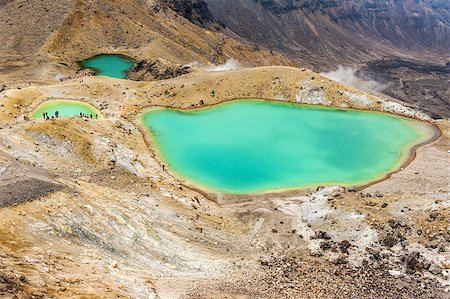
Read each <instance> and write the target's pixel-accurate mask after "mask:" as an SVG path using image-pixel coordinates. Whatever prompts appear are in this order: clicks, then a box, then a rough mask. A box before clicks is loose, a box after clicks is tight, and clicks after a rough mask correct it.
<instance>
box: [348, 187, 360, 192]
mask: <svg viewBox="0 0 450 299" xmlns="http://www.w3.org/2000/svg"><path fill="white" fill-rule="evenodd" d="M347 191H348V192H356V191H358V189H356V186H350V187H348V188H347Z"/></svg>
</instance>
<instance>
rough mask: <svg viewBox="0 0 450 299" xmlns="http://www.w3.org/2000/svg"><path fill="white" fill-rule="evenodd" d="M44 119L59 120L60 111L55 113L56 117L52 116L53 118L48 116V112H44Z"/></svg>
mask: <svg viewBox="0 0 450 299" xmlns="http://www.w3.org/2000/svg"><path fill="white" fill-rule="evenodd" d="M42 117H43V118H44V119H45V120H49V119H50V118H51V119H54V118H58V117H59V111H55V115H52V116H51V117H50V116H49V115H48V112H42Z"/></svg>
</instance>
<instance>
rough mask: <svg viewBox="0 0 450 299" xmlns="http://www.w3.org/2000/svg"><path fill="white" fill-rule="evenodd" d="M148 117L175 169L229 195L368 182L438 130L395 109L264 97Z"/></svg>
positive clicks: (153, 134) (400, 161)
mask: <svg viewBox="0 0 450 299" xmlns="http://www.w3.org/2000/svg"><path fill="white" fill-rule="evenodd" d="M141 120H142V122H143V124H144V125H145V127H146V128H147V129H148V132H149V134H150V137H151V139H152V140H153V143H154V144H155V146H156V149H157V151H158V153H159V156H160V159H161V160H162V162H163V163H164V164H165V165H166V166H168V169H169V170H170V171H171V172H172V173H174V174H175V175H177V176H179V177H181V178H183V179H185V180H186V181H187V182H189V183H192V184H194V185H197V186H199V187H201V188H203V189H206V190H210V191H219V192H224V193H261V192H269V191H276V190H286V189H300V188H306V187H315V186H318V185H327V184H341V185H359V184H365V183H368V182H371V181H374V180H377V179H380V178H382V177H384V176H385V175H386V174H387V173H389V172H391V171H393V170H395V169H397V168H399V167H400V166H401V165H402V164H403V163H404V162H405V161H406V159H407V158H408V156H409V154H410V152H411V150H412V148H413V146H415V145H417V144H420V143H422V142H424V141H427V140H429V139H430V138H431V137H432V136H434V135H433V134H434V133H433V129H432V126H431V125H430V124H428V123H424V122H419V121H415V120H411V119H407V118H403V117H397V116H394V115H390V114H384V113H379V112H366V111H357V110H349V109H334V108H327V107H320V106H307V105H298V104H289V103H282V102H273V101H262V100H236V101H231V102H227V103H224V104H219V105H216V106H213V107H210V108H205V109H199V110H187V111H181V110H173V109H166V108H155V109H152V110H149V111H147V112H145V113H144V114H143V115H142V118H141Z"/></svg>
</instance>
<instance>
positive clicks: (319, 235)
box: [311, 231, 331, 240]
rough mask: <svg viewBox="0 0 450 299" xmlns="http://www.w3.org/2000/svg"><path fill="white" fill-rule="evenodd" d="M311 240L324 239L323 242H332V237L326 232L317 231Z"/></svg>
mask: <svg viewBox="0 0 450 299" xmlns="http://www.w3.org/2000/svg"><path fill="white" fill-rule="evenodd" d="M311 239H323V240H330V239H331V237H330V236H329V235H328V234H327V233H326V232H324V231H316V232H315V233H314V236H312V237H311Z"/></svg>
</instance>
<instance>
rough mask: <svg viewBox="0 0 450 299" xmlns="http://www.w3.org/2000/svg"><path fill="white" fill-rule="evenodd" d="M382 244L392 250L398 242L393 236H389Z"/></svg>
mask: <svg viewBox="0 0 450 299" xmlns="http://www.w3.org/2000/svg"><path fill="white" fill-rule="evenodd" d="M382 243H383V245H384V246H386V247H389V248H391V247H392V246H394V245H395V244H397V240H396V239H395V238H394V237H393V236H387V237H386V238H384V240H383V241H382Z"/></svg>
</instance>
